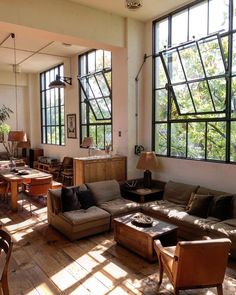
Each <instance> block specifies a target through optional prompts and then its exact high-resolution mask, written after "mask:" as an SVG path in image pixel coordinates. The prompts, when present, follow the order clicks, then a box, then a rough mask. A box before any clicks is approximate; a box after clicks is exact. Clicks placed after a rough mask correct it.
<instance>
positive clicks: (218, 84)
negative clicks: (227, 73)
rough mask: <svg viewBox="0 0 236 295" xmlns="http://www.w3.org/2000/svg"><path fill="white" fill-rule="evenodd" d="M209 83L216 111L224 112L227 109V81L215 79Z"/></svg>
mask: <svg viewBox="0 0 236 295" xmlns="http://www.w3.org/2000/svg"><path fill="white" fill-rule="evenodd" d="M208 82H209V86H210V90H211V95H212V98H213V101H214V104H215V108H216V111H224V110H225V108H226V79H225V78H221V79H213V80H209V81H208Z"/></svg>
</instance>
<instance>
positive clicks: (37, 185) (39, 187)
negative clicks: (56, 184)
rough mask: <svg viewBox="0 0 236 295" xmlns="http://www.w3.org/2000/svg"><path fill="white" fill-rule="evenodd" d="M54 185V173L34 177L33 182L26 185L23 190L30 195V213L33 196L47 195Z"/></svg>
mask: <svg viewBox="0 0 236 295" xmlns="http://www.w3.org/2000/svg"><path fill="white" fill-rule="evenodd" d="M51 187H52V175H48V176H44V177H38V178H32V179H31V182H30V183H28V184H25V185H24V188H23V192H24V194H26V195H27V196H28V197H29V202H30V213H31V215H32V210H31V198H32V197H44V198H45V197H46V195H47V193H48V190H49V189H50V188H51Z"/></svg>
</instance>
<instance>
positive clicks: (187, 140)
mask: <svg viewBox="0 0 236 295" xmlns="http://www.w3.org/2000/svg"><path fill="white" fill-rule="evenodd" d="M188 124H189V122H186V147H185V148H186V158H188Z"/></svg>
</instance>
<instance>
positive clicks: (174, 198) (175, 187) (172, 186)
mask: <svg viewBox="0 0 236 295" xmlns="http://www.w3.org/2000/svg"><path fill="white" fill-rule="evenodd" d="M197 188H198V186H197V185H190V184H185V183H180V182H174V181H169V182H167V184H166V185H165V189H164V196H163V199H164V200H166V201H169V202H172V203H175V204H178V205H185V206H186V205H187V204H188V201H189V199H190V197H191V194H192V193H194V192H195V191H196V190H197Z"/></svg>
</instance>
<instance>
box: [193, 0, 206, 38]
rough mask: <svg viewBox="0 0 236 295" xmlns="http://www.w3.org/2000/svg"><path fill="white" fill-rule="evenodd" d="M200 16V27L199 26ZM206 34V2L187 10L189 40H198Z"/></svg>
mask: <svg viewBox="0 0 236 295" xmlns="http://www.w3.org/2000/svg"><path fill="white" fill-rule="evenodd" d="M199 16H201V25H199ZM206 34H207V1H204V2H203V3H201V4H199V5H194V6H193V7H191V8H190V10H189V39H190V40H191V39H192V38H193V36H194V37H195V38H199V37H202V36H206Z"/></svg>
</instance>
